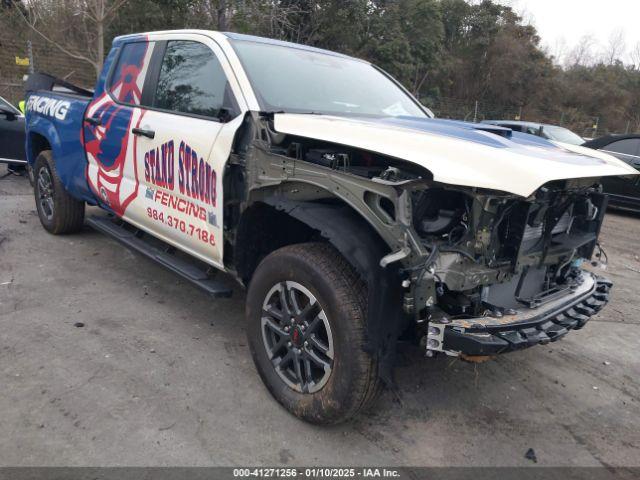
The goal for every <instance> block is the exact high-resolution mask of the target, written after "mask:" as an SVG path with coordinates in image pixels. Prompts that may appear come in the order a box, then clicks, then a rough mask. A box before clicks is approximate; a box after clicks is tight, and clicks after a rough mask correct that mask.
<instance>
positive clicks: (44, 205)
mask: <svg viewBox="0 0 640 480" xmlns="http://www.w3.org/2000/svg"><path fill="white" fill-rule="evenodd" d="M33 177H34V182H35V184H34V187H33V191H34V193H35V198H36V209H37V210H38V217H40V223H42V226H43V227H44V228H45V229H46V230H47V231H48V232H49V233H53V234H54V235H58V234H62V233H73V232H77V231H79V230H81V229H82V226H83V224H84V202H81V201H79V200H76V199H75V198H73V197H72V196H71V195H69V194H68V193H67V191H66V190H65V189H64V186H63V185H62V182H61V181H60V177H59V176H58V172H57V170H56V165H55V162H54V161H53V155H52V154H51V151H50V150H44V151H42V152H40V154H39V155H38V157H37V158H36V161H35V165H34V167H33Z"/></svg>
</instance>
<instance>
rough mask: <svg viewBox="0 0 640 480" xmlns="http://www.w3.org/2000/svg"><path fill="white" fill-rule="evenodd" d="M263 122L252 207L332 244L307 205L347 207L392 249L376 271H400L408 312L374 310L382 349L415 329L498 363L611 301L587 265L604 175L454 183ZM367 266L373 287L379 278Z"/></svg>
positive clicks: (253, 154) (601, 208) (441, 344)
mask: <svg viewBox="0 0 640 480" xmlns="http://www.w3.org/2000/svg"><path fill="white" fill-rule="evenodd" d="M255 119H256V121H257V130H258V131H257V133H256V135H255V137H254V138H255V141H254V142H252V144H251V146H250V148H249V151H248V152H247V154H246V155H245V156H244V158H245V159H246V160H248V163H247V167H248V168H247V171H248V172H250V175H249V178H248V179H247V180H248V185H249V188H248V191H247V196H246V198H247V199H248V202H249V203H251V202H253V201H261V202H266V203H268V204H271V205H274V206H276V207H277V208H279V209H281V210H285V211H287V212H289V213H291V212H295V213H294V214H293V215H294V216H297V217H296V218H297V219H298V220H300V221H302V222H306V223H308V224H310V225H311V226H312V227H313V228H317V229H318V230H320V231H321V233H322V234H323V235H324V236H325V237H330V236H333V239H334V240H335V237H336V236H337V235H339V233H336V232H335V231H333V232H332V230H335V228H332V227H331V226H329V227H327V228H326V229H323V228H322V226H320V227H319V226H318V225H316V224H313V222H312V221H310V220H308V217H309V215H312V214H313V213H312V212H313V210H312V209H309V208H308V205H312V204H313V205H322V206H323V207H322V208H323V209H324V210H326V209H327V208H331V207H332V206H335V207H338V206H339V207H341V208H342V207H345V206H347V207H348V208H350V209H351V210H353V211H354V212H357V214H358V216H360V217H361V218H362V219H364V220H365V221H366V222H365V223H366V224H368V227H371V229H372V231H375V232H376V233H377V235H379V237H380V238H381V239H382V240H383V242H384V243H385V244H386V247H387V248H386V252H385V253H383V255H382V256H381V257H378V260H376V261H377V263H378V265H376V268H378V267H379V268H380V272H391V271H392V272H393V274H392V275H391V276H390V277H389V278H388V279H387V285H388V284H389V282H392V283H393V284H394V289H395V288H396V287H397V288H398V290H399V291H400V295H399V296H400V297H401V302H398V303H401V306H400V305H399V306H398V310H401V311H400V312H396V314H395V315H393V317H391V318H390V317H389V316H388V310H386V312H387V313H384V314H382V313H380V315H377V314H376V311H378V310H377V309H376V308H370V316H372V317H376V316H378V317H380V318H378V319H377V320H376V319H375V318H373V319H370V323H371V324H373V325H377V326H376V327H375V328H372V329H371V331H370V335H369V337H370V339H371V341H372V342H374V343H375V338H376V337H378V338H382V337H385V338H393V339H395V338H398V336H400V334H401V333H403V332H401V331H397V330H398V329H400V327H398V328H397V329H396V331H394V330H393V328H391V327H389V328H387V327H388V325H389V324H397V325H398V326H401V328H402V329H403V330H404V333H406V330H407V328H406V327H407V325H409V326H410V328H409V329H410V330H413V333H414V334H415V338H417V339H418V340H419V341H420V343H421V345H422V346H423V347H424V349H425V351H426V354H427V356H434V355H436V354H438V353H444V354H446V355H450V356H462V357H464V358H467V359H474V358H479V357H486V356H493V355H496V354H500V353H504V352H509V351H513V350H517V349H521V348H525V347H529V346H532V345H536V344H545V343H547V342H551V341H555V340H558V339H559V338H562V337H563V336H564V335H565V334H566V333H567V332H568V331H569V330H571V329H579V328H582V327H583V326H584V325H585V323H586V322H587V321H588V320H589V318H590V317H591V316H592V315H594V314H595V313H597V312H598V311H599V310H600V309H601V308H602V307H603V306H604V305H605V303H606V302H607V300H608V294H609V290H610V288H611V283H610V282H609V281H608V280H606V279H604V278H601V277H598V276H596V275H594V274H593V273H590V272H588V271H587V270H584V269H583V268H582V265H583V264H584V263H590V261H591V258H592V256H593V255H594V252H595V251H596V250H597V249H599V246H598V243H597V238H598V234H599V232H600V227H601V224H602V220H603V216H604V212H605V210H606V196H605V195H603V194H602V190H601V187H600V186H599V183H598V178H593V177H590V178H580V179H568V180H552V181H549V182H547V183H546V184H544V185H543V186H542V187H540V188H538V189H537V190H536V191H535V192H534V193H533V194H531V195H529V196H528V197H523V196H522V195H518V194H514V193H508V192H506V191H497V190H493V189H486V188H477V187H469V186H457V185H451V184H445V183H441V182H438V181H435V180H434V179H433V175H432V174H431V173H430V172H429V170H427V169H425V168H423V167H421V166H419V165H415V164H414V163H411V162H407V161H403V160H401V159H398V158H395V157H391V156H389V155H384V154H380V153H376V152H372V151H367V150H364V149H362V148H354V147H348V146H344V145H339V144H336V143H331V142H326V141H321V140H315V139H310V138H308V137H300V136H296V135H287V134H282V133H279V132H277V131H276V130H275V128H274V124H273V119H272V117H270V116H266V117H260V116H258V117H256V118H255ZM302 204H304V205H306V206H305V207H304V208H299V207H296V205H302ZM302 212H304V213H302ZM333 243H334V244H335V242H333ZM339 249H340V248H339ZM348 251H349V247H346V248H344V249H342V253H343V254H345V256H347V257H349V254H348ZM351 251H352V252H353V249H351ZM352 256H353V255H352ZM356 268H358V266H357V265H356ZM358 269H359V270H360V273H361V275H362V276H363V278H365V279H366V275H367V273H368V274H370V275H372V276H373V275H374V274H379V272H378V273H375V272H374V273H372V272H371V270H372V269H371V268H369V271H367V267H362V268H358ZM372 283H373V280H372V281H370V282H369V285H370V287H371V285H372ZM373 291H375V292H376V293H375V295H382V296H383V297H384V296H385V295H387V292H388V291H389V290H387V291H385V290H384V288H380V289H378V290H373ZM388 296H389V297H391V294H390V293H389V295H388ZM394 296H395V297H397V296H396V295H395V291H394ZM395 297H394V298H395ZM373 300H375V299H374V298H370V302H371V301H373ZM384 324H387V327H384V328H383V327H380V326H381V325H384ZM411 326H412V327H411ZM381 332H386V334H385V333H381ZM388 334H390V335H388ZM385 335H386V336H385ZM385 341H386V340H382V343H384V342H385ZM374 348H377V349H378V350H389V344H388V342H387V344H386V345H383V346H382V347H380V345H378V346H377V347H374Z"/></svg>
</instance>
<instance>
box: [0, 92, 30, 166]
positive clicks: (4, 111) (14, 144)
mask: <svg viewBox="0 0 640 480" xmlns="http://www.w3.org/2000/svg"><path fill="white" fill-rule="evenodd" d="M24 121H25V120H24V115H22V113H21V112H20V110H18V109H17V108H16V107H14V106H13V105H11V104H10V103H9V102H8V101H6V100H5V99H4V98H2V97H0V163H8V164H9V168H10V169H11V170H21V169H24V168H25V167H26V165H27V157H26V155H25V151H24V144H25V132H24Z"/></svg>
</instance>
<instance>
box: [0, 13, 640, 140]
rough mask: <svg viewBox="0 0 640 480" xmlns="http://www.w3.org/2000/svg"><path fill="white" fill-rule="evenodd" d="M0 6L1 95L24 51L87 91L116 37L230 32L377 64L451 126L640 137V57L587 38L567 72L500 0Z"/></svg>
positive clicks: (566, 64)
mask: <svg viewBox="0 0 640 480" xmlns="http://www.w3.org/2000/svg"><path fill="white" fill-rule="evenodd" d="M0 5H1V6H0V15H1V17H0V46H1V49H0V51H1V52H2V53H1V54H0V84H1V83H2V82H3V81H8V79H14V80H13V81H14V82H15V78H16V75H19V73H20V72H19V68H18V67H16V66H15V65H13V57H14V56H20V55H24V54H25V52H24V45H25V44H26V41H27V40H31V41H32V43H33V45H34V50H37V51H39V52H41V53H40V56H41V59H40V58H39V57H38V56H37V55H36V56H35V63H36V64H37V65H38V69H43V70H47V71H53V73H57V74H60V73H64V72H67V73H69V72H70V73H71V74H70V75H69V79H70V80H71V81H74V79H78V80H79V81H80V82H84V83H86V82H87V80H86V79H87V78H91V77H92V76H95V72H96V71H99V69H100V65H101V62H102V59H103V57H104V53H105V51H108V48H109V44H110V42H111V40H112V38H113V37H114V36H117V35H121V34H126V33H131V32H142V31H151V30H167V29H179V28H202V29H213V30H222V31H225V30H231V31H236V32H241V33H249V34H254V35H260V36H266V37H271V38H278V39H283V40H289V41H293V42H299V43H304V44H308V45H314V46H318V47H322V48H327V49H330V50H336V51H339V52H343V53H346V54H349V55H353V56H356V57H361V58H365V59H367V60H370V61H372V62H373V63H375V64H377V65H379V66H380V67H382V68H383V69H385V70H387V71H388V72H390V73H391V74H392V75H394V76H395V77H396V78H398V79H399V80H400V81H401V82H402V83H403V84H404V85H405V86H406V87H407V88H408V89H409V90H411V91H412V92H413V93H414V94H415V95H416V96H418V97H419V98H420V99H421V101H422V102H423V103H424V104H426V105H427V106H429V107H430V108H432V110H434V111H435V112H436V113H437V114H439V115H441V116H445V117H451V118H464V119H467V120H473V119H476V120H480V119H482V118H488V117H509V118H522V119H523V120H535V121H546V122H549V123H556V124H563V125H565V126H568V127H570V128H573V129H574V130H575V131H576V132H578V133H580V134H583V135H591V134H592V133H593V126H594V125H596V124H597V125H598V130H597V133H598V134H600V133H606V132H625V131H639V130H640V54H639V55H635V57H636V64H635V65H629V64H624V63H623V62H622V61H621V59H620V57H621V56H622V53H623V50H624V48H623V46H624V45H623V42H622V41H621V40H619V41H618V42H613V41H612V44H611V45H609V46H608V48H607V49H605V51H603V52H599V53H597V52H595V50H594V46H593V45H592V43H590V41H589V39H588V38H585V39H584V40H583V42H581V43H580V45H578V46H577V47H576V48H575V49H574V50H573V51H572V52H570V55H568V56H567V58H566V59H564V61H563V64H562V65H560V62H559V61H558V59H555V58H554V57H553V56H552V55H551V54H550V53H549V52H547V51H545V49H543V48H542V46H541V42H540V38H539V36H538V34H537V32H536V29H535V28H534V27H533V26H531V25H527V24H526V23H524V22H523V20H522V18H521V17H519V16H518V14H517V13H516V12H514V11H513V9H511V8H510V7H508V6H504V5H501V4H498V3H496V2H494V1H492V0H484V1H465V0H344V1H337V0H314V1H310V0H280V1H278V0H271V1H269V0H135V1H134V0H34V1H29V2H19V1H16V0H2V1H1V3H0ZM567 21H571V20H570V19H567ZM36 47H37V48H36ZM18 50H20V51H18ZM636 50H637V51H638V52H640V49H638V48H636ZM47 52H48V53H47ZM52 59H55V62H53V61H52ZM69 62H71V63H73V65H74V66H73V71H71V69H70V68H67V67H66V64H67V63H69ZM42 65H45V66H46V67H48V68H46V69H45V68H42V67H41V66H42ZM78 65H82V66H81V67H78ZM65 69H66V70H65ZM63 70H64V71H63ZM92 72H93V74H92ZM0 94H2V92H0Z"/></svg>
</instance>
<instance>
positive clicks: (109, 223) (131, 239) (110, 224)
mask: <svg viewBox="0 0 640 480" xmlns="http://www.w3.org/2000/svg"><path fill="white" fill-rule="evenodd" d="M85 223H87V224H88V225H89V226H91V227H92V228H93V229H95V230H97V231H99V232H101V233H104V234H105V235H108V236H110V237H113V238H114V239H116V240H118V241H119V242H121V243H123V244H124V245H125V246H127V247H128V248H130V249H131V250H134V251H136V252H138V253H140V254H142V255H144V256H145V257H147V258H150V259H151V260H153V261H155V262H157V263H159V264H160V265H162V266H163V267H165V268H168V269H169V270H171V271H172V272H174V273H177V274H178V275H180V276H181V277H182V278H184V279H185V280H188V281H189V282H191V283H193V284H194V285H196V286H198V287H200V288H201V289H202V290H204V291H205V292H207V293H209V294H210V295H212V296H214V297H216V298H229V297H231V294H232V292H233V290H232V289H231V288H229V287H228V286H226V285H224V284H223V283H222V282H220V281H219V280H215V279H213V278H211V275H209V273H207V271H206V270H204V269H203V268H201V267H199V266H198V265H195V264H193V263H191V262H188V261H186V260H184V259H182V258H179V257H177V256H176V255H175V254H174V253H172V252H174V251H175V249H174V248H173V247H171V246H169V245H167V244H165V243H164V242H162V243H163V244H164V245H166V249H165V250H163V249H162V248H158V247H157V246H154V245H151V243H149V242H148V241H146V240H144V235H145V234H143V232H142V231H140V230H134V231H132V230H130V229H128V228H127V225H128V224H126V223H125V222H124V221H122V220H119V221H116V220H114V218H113V217H107V216H98V215H95V216H91V217H87V218H86V219H85ZM129 228H135V227H131V226H129ZM154 240H155V241H157V242H160V240H158V239H154Z"/></svg>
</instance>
